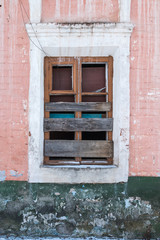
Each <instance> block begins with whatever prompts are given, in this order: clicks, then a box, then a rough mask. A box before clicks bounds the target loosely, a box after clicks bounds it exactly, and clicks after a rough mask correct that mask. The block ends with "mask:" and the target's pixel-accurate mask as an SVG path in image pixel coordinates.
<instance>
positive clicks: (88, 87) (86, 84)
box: [82, 64, 106, 92]
mask: <svg viewBox="0 0 160 240" xmlns="http://www.w3.org/2000/svg"><path fill="white" fill-rule="evenodd" d="M105 87H106V77H105V64H83V65H82V92H106V89H105Z"/></svg>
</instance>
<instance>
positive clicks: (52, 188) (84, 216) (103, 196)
mask: <svg viewBox="0 0 160 240" xmlns="http://www.w3.org/2000/svg"><path fill="white" fill-rule="evenodd" d="M159 186H160V178H146V177H142V178H140V177H130V178H129V182H128V183H125V184H124V183H119V184H85V185H83V184H79V185H69V184H66V185H65V184H63V185H62V184H29V183H27V182H11V181H8V182H1V183H0V236H7V237H12V238H15V237H19V238H22V237H28V238H30V237H31V238H32V237H34V238H37V239H38V238H39V237H40V238H41V237H43V238H48V237H51V238H52V237H55V238H62V239H63V238H65V237H66V238H70V239H72V238H81V239H83V238H86V237H88V238H89V239H92V237H95V238H104V239H121V238H123V239H137V238H140V239H144V238H146V237H147V236H150V237H152V238H159V237H160V188H159Z"/></svg>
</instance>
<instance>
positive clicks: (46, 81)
mask: <svg viewBox="0 0 160 240" xmlns="http://www.w3.org/2000/svg"><path fill="white" fill-rule="evenodd" d="M49 71H50V63H49V58H48V57H46V58H45V61H44V117H45V118H49V115H50V113H49V112H47V111H45V103H48V102H50V96H49V89H50V83H49ZM49 139H50V133H49V132H45V133H44V140H49ZM48 161H49V157H46V156H44V164H46V162H48Z"/></svg>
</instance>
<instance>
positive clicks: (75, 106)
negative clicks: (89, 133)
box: [45, 102, 111, 112]
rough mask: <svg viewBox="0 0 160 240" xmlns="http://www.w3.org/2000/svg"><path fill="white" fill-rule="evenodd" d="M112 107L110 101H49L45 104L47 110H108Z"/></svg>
mask: <svg viewBox="0 0 160 240" xmlns="http://www.w3.org/2000/svg"><path fill="white" fill-rule="evenodd" d="M110 109H111V103H110V102H102V103H101V102H81V103H72V102H56V103H53V102H49V103H46V104H45V111H48V112H108V111H110Z"/></svg>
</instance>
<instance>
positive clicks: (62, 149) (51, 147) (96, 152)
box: [45, 140, 113, 158]
mask: <svg viewBox="0 0 160 240" xmlns="http://www.w3.org/2000/svg"><path fill="white" fill-rule="evenodd" d="M112 155H113V143H112V141H87V140H82V141H78V140H45V156H48V157H94V158H103V157H112Z"/></svg>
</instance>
